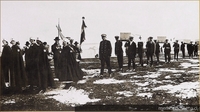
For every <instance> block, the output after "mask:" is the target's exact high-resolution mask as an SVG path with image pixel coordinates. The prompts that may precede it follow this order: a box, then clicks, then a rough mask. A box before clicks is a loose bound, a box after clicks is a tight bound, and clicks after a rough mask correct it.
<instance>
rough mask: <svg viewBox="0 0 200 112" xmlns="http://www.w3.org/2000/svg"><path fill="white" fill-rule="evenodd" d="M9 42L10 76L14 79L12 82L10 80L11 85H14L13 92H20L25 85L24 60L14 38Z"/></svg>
mask: <svg viewBox="0 0 200 112" xmlns="http://www.w3.org/2000/svg"><path fill="white" fill-rule="evenodd" d="M11 44H12V47H11V49H12V54H11V55H12V70H11V74H12V75H11V78H12V79H14V82H13V84H12V82H11V86H12V87H14V90H15V92H22V90H23V87H26V86H27V76H26V73H25V67H24V61H23V58H22V51H21V49H20V48H19V47H18V46H17V45H16V42H15V41H14V40H12V41H11ZM12 79H11V80H12Z"/></svg>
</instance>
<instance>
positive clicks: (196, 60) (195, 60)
mask: <svg viewBox="0 0 200 112" xmlns="http://www.w3.org/2000/svg"><path fill="white" fill-rule="evenodd" d="M185 60H188V61H190V62H191V63H199V60H198V59H185Z"/></svg>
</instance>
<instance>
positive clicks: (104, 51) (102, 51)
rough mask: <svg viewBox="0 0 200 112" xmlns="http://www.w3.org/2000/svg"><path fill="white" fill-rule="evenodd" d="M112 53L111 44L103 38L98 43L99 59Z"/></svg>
mask: <svg viewBox="0 0 200 112" xmlns="http://www.w3.org/2000/svg"><path fill="white" fill-rule="evenodd" d="M111 53H112V46H111V43H110V41H108V40H103V41H101V42H100V45H99V59H100V60H101V59H106V58H109V57H110V56H111Z"/></svg>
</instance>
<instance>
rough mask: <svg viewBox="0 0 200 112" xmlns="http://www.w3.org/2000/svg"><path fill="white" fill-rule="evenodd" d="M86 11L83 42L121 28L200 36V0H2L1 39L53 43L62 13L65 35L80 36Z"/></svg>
mask: <svg viewBox="0 0 200 112" xmlns="http://www.w3.org/2000/svg"><path fill="white" fill-rule="evenodd" d="M82 16H84V17H85V23H86V25H87V28H86V30H85V32H86V40H85V41H84V42H83V44H82V46H83V47H84V45H88V44H90V43H99V42H100V41H101V34H102V33H105V34H107V39H108V40H110V41H111V43H112V44H114V42H115V39H114V36H116V35H120V32H131V34H132V35H133V36H134V35H137V34H139V35H141V37H142V38H143V39H146V38H148V37H149V36H153V37H154V38H157V36H166V37H167V38H169V39H170V38H176V39H179V40H182V39H191V40H198V39H199V1H1V40H2V39H5V40H7V41H9V42H10V40H11V38H13V39H14V40H16V41H20V44H21V46H24V44H25V42H26V41H27V40H29V38H30V37H32V38H35V39H36V38H37V37H39V39H40V40H42V41H46V42H47V43H48V44H49V45H52V44H53V43H54V38H55V37H56V36H57V35H58V31H57V28H56V25H57V24H58V19H59V20H60V26H61V29H62V33H63V35H64V36H67V37H71V38H73V39H74V40H75V41H78V42H80V34H81V24H82ZM1 46H2V45H1ZM1 50H2V49H1Z"/></svg>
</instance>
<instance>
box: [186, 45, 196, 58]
mask: <svg viewBox="0 0 200 112" xmlns="http://www.w3.org/2000/svg"><path fill="white" fill-rule="evenodd" d="M187 46H188V54H189V58H193V52H194V45H193V44H192V41H191V42H190V44H188V45H187Z"/></svg>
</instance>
